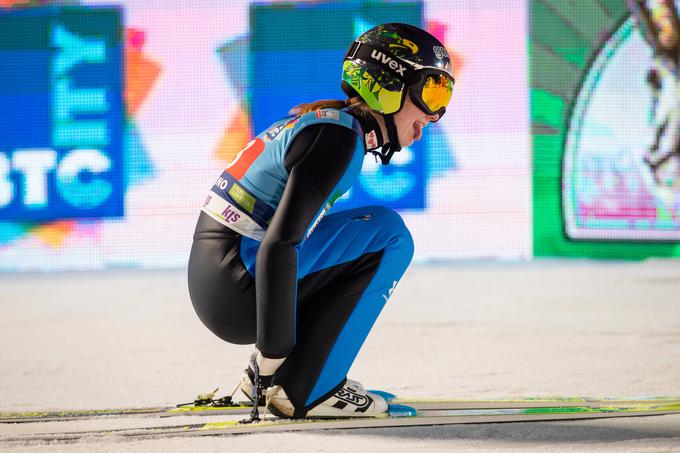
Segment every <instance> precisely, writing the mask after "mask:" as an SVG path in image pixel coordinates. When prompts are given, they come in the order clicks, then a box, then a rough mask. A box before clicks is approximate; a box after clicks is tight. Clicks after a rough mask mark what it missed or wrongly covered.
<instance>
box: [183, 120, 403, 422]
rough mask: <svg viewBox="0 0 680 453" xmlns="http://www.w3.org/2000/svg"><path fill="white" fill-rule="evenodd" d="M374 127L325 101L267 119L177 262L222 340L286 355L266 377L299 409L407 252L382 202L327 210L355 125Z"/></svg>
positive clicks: (342, 365) (209, 202)
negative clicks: (185, 256) (184, 264)
mask: <svg viewBox="0 0 680 453" xmlns="http://www.w3.org/2000/svg"><path fill="white" fill-rule="evenodd" d="M371 129H373V130H371ZM376 129H377V132H378V134H377V135H378V137H380V133H379V128H378V126H377V123H375V122H372V123H371V122H369V121H367V120H366V119H363V118H362V119H359V116H358V115H354V114H352V113H351V112H349V111H344V110H336V109H323V110H318V111H315V112H311V113H307V114H304V115H301V116H296V117H289V118H286V119H284V120H281V121H279V122H277V123H275V124H273V125H272V126H271V127H270V128H269V129H268V130H266V131H265V132H263V133H261V134H259V135H258V136H257V137H256V138H255V139H254V140H253V141H251V142H250V143H249V144H248V145H247V146H246V148H245V149H244V150H243V151H242V152H241V153H240V154H239V155H238V156H237V157H236V159H235V160H234V161H233V162H232V163H231V164H230V165H229V166H228V167H227V169H226V170H225V171H224V172H223V173H222V175H221V176H220V177H219V179H218V180H217V182H216V183H215V184H214V185H213V187H212V189H211V191H210V193H209V194H208V196H207V198H206V200H205V202H204V205H203V208H202V212H201V213H200V216H199V219H198V224H197V226H196V231H195V234H194V242H193V246H192V249H191V256H190V259H189V271H188V272H189V292H190V295H191V300H192V303H193V306H194V309H195V310H196V313H197V315H198V317H199V318H200V320H201V321H202V322H203V323H204V324H205V325H206V326H207V327H208V328H209V329H210V330H211V331H212V332H213V333H215V334H216V335H217V336H218V337H220V338H222V339H223V340H225V341H227V342H230V343H236V344H250V343H256V346H257V348H258V349H259V350H260V351H261V352H262V354H263V355H264V356H265V357H270V358H283V357H288V358H287V359H286V361H285V362H284V363H283V365H281V367H280V368H279V369H278V371H277V372H276V374H275V375H274V378H273V383H274V384H280V385H282V386H283V388H284V390H285V391H286V393H287V395H288V397H289V398H290V400H291V402H292V403H293V405H294V406H295V407H296V409H297V412H296V414H297V415H298V416H304V414H305V413H306V411H307V410H309V409H311V408H312V407H314V406H316V405H317V404H319V403H320V402H322V401H323V400H325V399H326V398H328V397H329V396H330V395H332V394H333V393H335V391H336V390H337V389H338V388H340V387H341V386H342V385H343V384H344V382H345V379H346V375H347V372H348V370H349V368H350V367H351V365H352V363H353V362H354V359H355V357H356V355H357V353H358V352H359V349H360V348H361V346H362V344H363V342H364V340H365V339H366V337H367V335H368V333H369V331H370V330H371V327H372V326H373V324H374V322H375V320H376V318H377V317H378V315H379V314H380V311H381V310H382V307H383V306H384V305H385V303H386V302H387V300H388V298H389V297H390V295H391V294H392V291H393V290H394V287H395V286H396V284H397V282H398V281H399V279H400V278H401V276H402V275H403V273H404V272H405V270H406V268H407V267H408V265H409V263H410V261H411V258H412V256H413V240H412V238H411V235H410V233H409V231H408V229H407V228H406V226H405V225H404V222H403V220H402V219H401V217H400V216H399V214H397V213H396V212H394V211H393V210H391V209H389V208H385V207H381V206H369V207H361V208H356V209H349V210H344V211H338V212H335V211H334V212H333V213H330V214H328V215H326V213H327V212H328V211H329V210H330V208H331V207H332V206H333V203H334V202H335V201H336V200H337V199H338V198H339V197H340V196H341V195H342V194H343V193H345V192H346V191H347V190H348V189H349V188H350V187H351V185H352V183H353V182H354V181H355V180H356V179H357V178H358V176H359V173H360V171H361V165H362V161H363V158H364V154H365V143H364V133H365V132H366V133H367V134H366V138H367V139H369V143H371V144H374V143H375V137H376V133H375V132H376ZM369 131H370V134H372V135H369V134H368V132H369ZM378 141H381V139H378Z"/></svg>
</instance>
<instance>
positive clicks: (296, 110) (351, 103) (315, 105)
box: [288, 96, 371, 118]
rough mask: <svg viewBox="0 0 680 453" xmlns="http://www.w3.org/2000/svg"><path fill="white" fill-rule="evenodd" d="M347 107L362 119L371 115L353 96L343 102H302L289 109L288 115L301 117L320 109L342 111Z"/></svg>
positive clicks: (334, 100)
mask: <svg viewBox="0 0 680 453" xmlns="http://www.w3.org/2000/svg"><path fill="white" fill-rule="evenodd" d="M348 107H349V108H350V109H351V110H352V111H353V112H355V113H357V114H358V115H360V116H362V117H364V118H366V117H367V116H370V115H371V113H370V112H371V109H370V108H369V107H368V105H367V104H366V102H364V100H363V99H361V97H359V96H354V97H352V98H349V99H346V100H344V101H341V100H339V99H320V100H318V101H314V102H303V103H302V104H298V105H296V106H295V107H293V108H292V109H290V111H289V112H288V113H290V114H291V115H303V114H305V113H309V112H314V111H316V110H321V109H344V108H348Z"/></svg>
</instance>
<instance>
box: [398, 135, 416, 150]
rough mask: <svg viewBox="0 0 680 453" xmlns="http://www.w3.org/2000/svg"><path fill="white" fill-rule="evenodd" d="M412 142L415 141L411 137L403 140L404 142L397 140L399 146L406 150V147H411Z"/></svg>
mask: <svg viewBox="0 0 680 453" xmlns="http://www.w3.org/2000/svg"><path fill="white" fill-rule="evenodd" d="M414 141H415V140H414V139H413V137H409V138H407V139H405V140H399V144H400V145H401V147H402V148H406V147H408V146H411V145H413V142H414Z"/></svg>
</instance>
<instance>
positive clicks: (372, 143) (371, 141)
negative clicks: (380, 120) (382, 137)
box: [365, 131, 378, 149]
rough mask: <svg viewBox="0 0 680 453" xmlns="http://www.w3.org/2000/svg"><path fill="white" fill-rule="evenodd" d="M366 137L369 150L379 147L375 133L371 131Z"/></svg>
mask: <svg viewBox="0 0 680 453" xmlns="http://www.w3.org/2000/svg"><path fill="white" fill-rule="evenodd" d="M365 136H366V146H367V147H368V149H374V148H377V147H378V136H377V135H376V133H375V131H371V132H369V133H368V134H365Z"/></svg>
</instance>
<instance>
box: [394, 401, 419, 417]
mask: <svg viewBox="0 0 680 453" xmlns="http://www.w3.org/2000/svg"><path fill="white" fill-rule="evenodd" d="M387 413H388V415H389V416H390V417H413V416H415V415H417V414H418V411H417V410H416V409H414V408H413V407H411V406H405V405H403V404H389V405H388V406H387Z"/></svg>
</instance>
